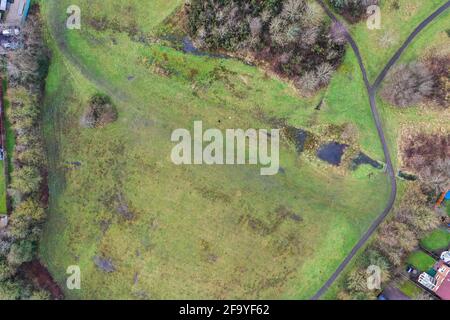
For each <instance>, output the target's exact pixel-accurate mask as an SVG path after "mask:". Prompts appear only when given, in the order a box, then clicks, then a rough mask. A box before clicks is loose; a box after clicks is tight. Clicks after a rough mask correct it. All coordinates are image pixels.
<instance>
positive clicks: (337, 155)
mask: <svg viewBox="0 0 450 320" xmlns="http://www.w3.org/2000/svg"><path fill="white" fill-rule="evenodd" d="M347 147H348V145H347V144H340V143H337V142H330V143H327V144H324V145H322V146H320V148H319V151H317V157H319V159H320V160H323V161H326V162H328V163H329V164H332V165H334V166H339V165H340V164H341V160H342V156H343V155H344V152H345V149H347Z"/></svg>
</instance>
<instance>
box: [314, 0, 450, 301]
mask: <svg viewBox="0 0 450 320" xmlns="http://www.w3.org/2000/svg"><path fill="white" fill-rule="evenodd" d="M317 2H318V3H319V4H320V6H321V7H322V8H323V9H324V11H325V12H326V13H327V15H328V16H329V17H330V18H331V19H332V20H333V21H334V22H335V23H337V24H338V25H339V26H340V28H341V30H342V31H343V32H344V34H345V38H346V39H347V41H348V42H349V43H350V46H351V47H352V49H353V51H354V52H355V55H356V57H357V59H358V63H359V67H360V69H361V72H362V75H363V79H364V83H365V85H366V89H367V92H368V93H369V102H370V109H371V111H372V116H373V119H374V121H375V125H376V127H377V131H378V136H379V138H380V141H381V144H382V146H383V152H384V157H385V161H386V169H387V173H388V175H389V180H390V183H391V193H390V196H389V200H388V202H387V204H386V208H385V209H384V210H383V212H382V213H381V214H380V215H379V216H378V217H377V218H376V219H375V221H374V222H373V223H372V225H371V226H370V227H369V229H368V230H367V231H366V233H364V235H363V236H362V237H361V239H360V240H359V241H358V243H357V244H356V245H355V246H354V247H353V249H352V250H351V251H350V253H349V254H348V255H347V257H346V258H345V259H344V261H342V263H341V264H340V265H339V266H338V268H337V269H336V271H335V272H334V273H333V274H332V275H331V277H330V278H329V279H328V280H327V282H326V283H325V284H324V285H323V286H322V288H320V289H319V291H317V293H316V294H315V295H314V296H313V297H312V300H318V299H319V298H320V297H321V296H322V295H323V294H324V293H325V292H326V291H327V290H328V288H329V287H330V286H331V285H332V284H333V283H334V281H336V279H337V278H338V277H339V275H340V274H341V273H342V271H343V270H344V269H345V267H346V266H347V265H348V264H349V262H350V261H351V260H352V259H353V257H354V256H355V254H356V253H357V252H358V251H359V249H361V248H362V247H363V246H364V245H365V244H366V243H367V241H368V240H369V238H370V237H371V236H372V235H373V233H374V232H375V230H376V229H377V228H378V227H379V226H380V224H381V223H382V222H383V221H384V219H386V217H387V215H388V214H389V212H390V211H391V209H392V207H393V206H394V203H395V198H396V196H397V181H396V178H395V172H394V167H393V165H392V158H391V155H390V152H389V148H388V145H387V142H386V137H385V135H384V131H383V124H382V122H381V119H380V115H379V112H378V109H377V103H376V93H377V90H378V89H379V88H380V85H381V83H382V82H383V80H384V79H385V77H386V75H387V74H388V72H389V70H390V69H391V68H392V67H393V66H394V64H395V63H396V62H397V61H398V59H399V58H400V56H401V55H402V53H403V52H404V51H405V50H406V48H408V46H409V45H410V44H411V42H412V41H413V40H414V38H415V37H416V36H417V35H418V34H419V33H420V32H421V31H422V30H423V29H424V28H425V27H426V26H428V25H429V24H430V23H431V22H432V21H434V19H436V18H437V17H438V16H439V15H440V14H441V13H443V12H444V11H445V10H447V9H448V8H449V7H450V0H449V1H447V3H445V4H444V5H442V6H441V7H440V8H439V9H438V10H436V11H435V12H434V13H433V14H432V15H430V16H429V17H428V18H427V19H425V20H424V21H423V22H422V23H421V24H420V25H419V26H417V28H416V29H415V30H414V31H413V32H412V33H411V35H410V36H409V37H408V39H407V40H406V41H405V42H404V43H403V45H402V46H401V47H400V49H399V50H398V51H397V52H396V53H395V55H394V56H393V57H392V59H391V60H390V61H389V63H388V64H387V65H386V67H385V68H384V69H383V71H382V72H381V73H380V75H379V76H378V78H377V79H376V80H375V83H374V84H373V85H371V84H370V82H369V79H368V77H367V71H366V67H365V66H364V63H363V61H362V57H361V54H360V51H359V48H358V45H357V44H356V42H355V41H354V40H353V38H352V36H351V35H350V33H349V32H348V30H347V28H346V27H345V26H344V25H343V24H342V23H341V22H340V21H339V20H338V19H337V18H336V16H335V15H334V14H333V12H331V10H330V9H329V8H328V7H327V6H326V5H325V3H324V2H323V0H317Z"/></svg>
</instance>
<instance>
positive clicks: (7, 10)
mask: <svg viewBox="0 0 450 320" xmlns="http://www.w3.org/2000/svg"><path fill="white" fill-rule="evenodd" d="M30 6H31V0H0V14H1V19H2V23H3V24H5V25H7V26H19V25H20V24H22V23H23V22H25V20H26V18H27V16H28V12H29V10H30Z"/></svg>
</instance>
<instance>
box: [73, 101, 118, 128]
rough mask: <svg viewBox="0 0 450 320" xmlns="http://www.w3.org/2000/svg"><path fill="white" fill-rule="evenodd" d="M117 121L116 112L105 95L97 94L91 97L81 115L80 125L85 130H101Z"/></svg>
mask: <svg viewBox="0 0 450 320" xmlns="http://www.w3.org/2000/svg"><path fill="white" fill-rule="evenodd" d="M116 120H117V110H116V107H115V106H114V105H113V104H112V102H111V98H110V97H108V96H107V95H104V94H100V93H97V94H95V95H94V96H92V98H91V100H90V101H89V106H88V107H87V108H86V111H85V112H84V114H83V117H82V119H81V123H82V125H83V126H84V127H87V128H101V127H104V126H105V125H107V124H109V123H112V122H114V121H116Z"/></svg>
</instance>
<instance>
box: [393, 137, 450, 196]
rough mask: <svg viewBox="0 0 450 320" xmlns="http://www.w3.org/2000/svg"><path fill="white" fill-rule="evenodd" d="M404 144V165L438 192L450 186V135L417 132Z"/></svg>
mask: <svg viewBox="0 0 450 320" xmlns="http://www.w3.org/2000/svg"><path fill="white" fill-rule="evenodd" d="M405 140H406V141H404V142H403V145H402V150H401V151H402V162H403V166H404V167H405V168H406V169H408V170H411V171H412V172H414V173H415V174H417V175H418V176H419V177H420V179H421V180H422V181H423V182H424V183H425V184H427V185H428V186H429V187H431V188H432V189H433V191H434V192H435V193H436V194H438V193H441V192H444V191H446V190H447V189H448V187H449V181H450V135H448V134H447V135H446V134H426V133H417V134H412V135H410V136H408V137H407V138H406V139H405Z"/></svg>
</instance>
